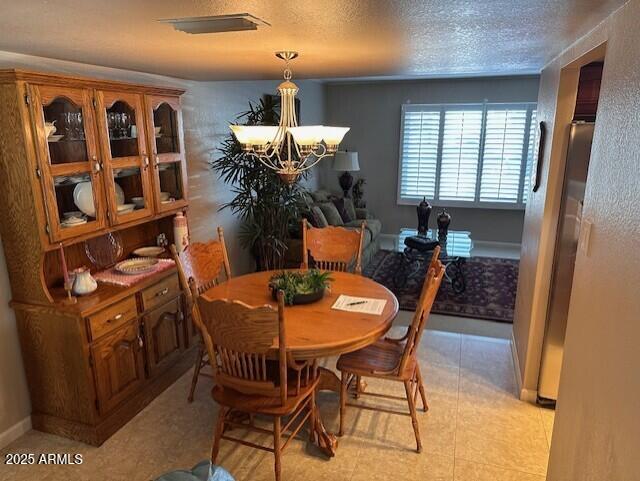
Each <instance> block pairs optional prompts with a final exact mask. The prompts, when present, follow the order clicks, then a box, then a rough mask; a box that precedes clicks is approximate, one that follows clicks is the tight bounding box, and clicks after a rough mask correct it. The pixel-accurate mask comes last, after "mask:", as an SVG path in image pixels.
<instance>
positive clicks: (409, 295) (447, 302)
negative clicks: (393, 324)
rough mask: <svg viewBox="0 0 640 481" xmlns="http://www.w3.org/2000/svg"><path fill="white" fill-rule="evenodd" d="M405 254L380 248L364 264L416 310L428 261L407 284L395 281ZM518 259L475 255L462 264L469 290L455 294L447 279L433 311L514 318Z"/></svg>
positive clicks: (405, 304)
mask: <svg viewBox="0 0 640 481" xmlns="http://www.w3.org/2000/svg"><path fill="white" fill-rule="evenodd" d="M402 262H403V260H402V254H401V253H399V252H394V251H388V250H380V251H379V252H377V253H376V255H375V256H374V258H373V259H372V260H371V262H370V263H369V264H368V265H367V266H366V267H365V269H364V275H365V276H367V277H370V278H371V279H373V280H374V281H376V282H379V283H380V284H382V285H384V286H386V287H387V288H388V289H389V290H391V292H393V293H394V294H395V295H396V297H397V298H398V302H399V303H400V309H402V310H403V311H415V309H416V304H417V302H418V298H419V297H420V289H421V288H422V284H423V282H424V279H425V276H426V270H427V264H426V263H424V264H423V265H421V266H420V268H419V269H417V270H414V271H413V272H412V274H411V275H410V276H409V278H408V279H407V281H406V283H404V285H396V277H397V272H398V271H399V270H400V269H402V265H403V264H402ZM518 264H519V262H518V261H517V260H512V259H499V258H495V257H472V258H471V259H467V261H466V263H465V264H464V266H463V269H464V275H465V281H466V290H465V291H464V292H463V293H462V294H456V293H455V292H454V291H453V289H452V288H451V283H450V282H449V281H448V280H447V279H444V280H443V281H442V285H441V286H440V291H439V292H438V296H437V297H436V301H435V303H434V305H433V309H432V312H434V313H438V314H448V315H451V316H461V317H473V318H476V319H488V320H491V321H500V322H510V323H512V322H513V310H514V308H515V303H516V288H517V284H518Z"/></svg>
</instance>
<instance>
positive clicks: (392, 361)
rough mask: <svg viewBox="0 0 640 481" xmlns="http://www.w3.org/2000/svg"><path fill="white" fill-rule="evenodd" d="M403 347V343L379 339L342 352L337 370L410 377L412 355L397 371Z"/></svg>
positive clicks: (413, 360) (361, 374) (386, 376)
mask: <svg viewBox="0 0 640 481" xmlns="http://www.w3.org/2000/svg"><path fill="white" fill-rule="evenodd" d="M404 348H405V345H404V343H399V342H393V341H388V340H386V339H381V340H379V341H376V342H375V343H374V344H371V345H370V346H367V347H365V348H362V349H359V350H357V351H354V352H350V353H348V354H343V355H342V356H340V358H339V359H338V363H337V366H336V367H337V368H338V370H339V371H344V372H348V373H351V374H357V375H360V376H371V377H383V378H388V377H393V378H396V379H397V378H400V379H411V378H412V377H413V372H414V371H415V366H416V360H415V358H414V357H411V358H410V359H409V362H408V363H407V366H406V367H405V369H404V372H402V373H398V368H399V366H400V361H401V360H402V354H403V353H404Z"/></svg>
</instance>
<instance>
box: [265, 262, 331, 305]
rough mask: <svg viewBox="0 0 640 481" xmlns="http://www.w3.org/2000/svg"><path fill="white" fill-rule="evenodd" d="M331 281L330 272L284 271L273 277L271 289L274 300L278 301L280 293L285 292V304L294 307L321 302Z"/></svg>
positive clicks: (270, 283) (312, 270)
mask: <svg viewBox="0 0 640 481" xmlns="http://www.w3.org/2000/svg"><path fill="white" fill-rule="evenodd" d="M331 281H333V279H332V278H331V272H328V271H324V272H323V271H319V270H317V269H310V270H308V271H282V272H280V273H279V274H275V275H274V276H271V279H270V280H269V288H270V289H271V292H272V294H273V298H274V299H277V294H278V291H284V302H285V304H287V305H290V306H292V305H295V304H309V303H311V302H315V301H319V300H320V299H322V297H323V296H324V292H325V290H326V289H328V288H329V283H330V282H331Z"/></svg>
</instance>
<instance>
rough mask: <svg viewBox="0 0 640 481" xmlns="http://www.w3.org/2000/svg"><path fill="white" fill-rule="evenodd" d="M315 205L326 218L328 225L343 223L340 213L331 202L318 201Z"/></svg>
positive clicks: (340, 224)
mask: <svg viewBox="0 0 640 481" xmlns="http://www.w3.org/2000/svg"><path fill="white" fill-rule="evenodd" d="M316 205H317V206H318V207H320V209H321V210H322V213H323V214H324V216H325V218H326V219H327V222H328V223H329V225H337V226H342V225H344V222H343V221H342V217H340V213H339V212H338V209H336V206H335V205H333V202H319V203H318V204H316Z"/></svg>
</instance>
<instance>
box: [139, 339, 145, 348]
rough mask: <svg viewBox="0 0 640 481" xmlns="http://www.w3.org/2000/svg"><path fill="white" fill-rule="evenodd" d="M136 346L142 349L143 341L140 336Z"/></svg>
mask: <svg viewBox="0 0 640 481" xmlns="http://www.w3.org/2000/svg"><path fill="white" fill-rule="evenodd" d="M138 346H140V349H142V348H143V347H144V341H143V340H142V337H140V336H138Z"/></svg>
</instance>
